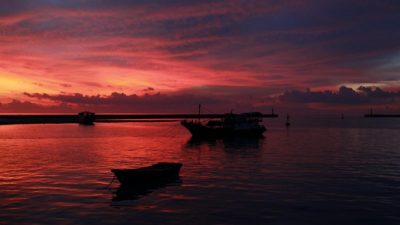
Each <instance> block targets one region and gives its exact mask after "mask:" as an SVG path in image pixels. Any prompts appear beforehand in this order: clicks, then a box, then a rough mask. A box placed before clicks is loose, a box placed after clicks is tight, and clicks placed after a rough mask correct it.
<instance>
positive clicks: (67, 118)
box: [0, 114, 278, 124]
mask: <svg viewBox="0 0 400 225" xmlns="http://www.w3.org/2000/svg"><path fill="white" fill-rule="evenodd" d="M224 116H225V114H201V115H198V114H96V115H95V122H96V123H101V122H108V123H110V122H128V120H131V121H134V122H137V121H138V120H145V119H148V120H152V119H195V118H206V119H212V118H222V117H224ZM262 117H263V118H267V117H268V118H276V117H278V115H277V114H262ZM38 123H47V124H50V123H79V116H76V114H52V115H49V114H46V115H0V124H38Z"/></svg>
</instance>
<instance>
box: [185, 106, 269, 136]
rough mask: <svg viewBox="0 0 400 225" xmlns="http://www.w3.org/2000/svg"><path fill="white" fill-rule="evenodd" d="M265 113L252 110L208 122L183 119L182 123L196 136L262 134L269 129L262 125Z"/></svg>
mask: <svg viewBox="0 0 400 225" xmlns="http://www.w3.org/2000/svg"><path fill="white" fill-rule="evenodd" d="M262 117H263V114H262V113H260V112H250V113H241V114H233V113H228V114H225V115H224V116H223V117H222V118H221V119H218V120H209V121H206V122H202V121H200V119H199V120H197V121H193V120H192V121H188V120H183V121H181V124H182V125H183V126H184V127H185V128H186V129H188V130H189V132H190V133H191V134H192V136H193V137H194V138H204V137H217V138H219V137H221V138H223V137H230V136H252V137H257V136H262V134H263V133H264V132H265V131H266V130H267V129H266V128H265V126H264V125H262V123H261V122H262Z"/></svg>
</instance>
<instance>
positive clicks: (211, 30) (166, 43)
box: [0, 0, 400, 107]
mask: <svg viewBox="0 0 400 225" xmlns="http://www.w3.org/2000/svg"><path fill="white" fill-rule="evenodd" d="M399 10H400V4H399V2H398V1H393V0H384V1H379V2H378V1H376V2H374V1H366V2H360V1H355V0H354V1H353V0H349V1H317V0H294V1H293V0H292V1H274V0H266V1H257V0H233V1H232V0H217V1H184V0H174V1H161V0H160V1H151V2H149V1H142V0H140V1H129V0H116V1H103V0H93V1H84V0H71V1H54V0H37V1H28V0H16V1H12V2H9V1H8V2H6V1H2V2H0V43H1V45H0V74H3V73H4V74H12V75H13V76H14V77H17V78H21V77H22V78H24V79H23V80H26V81H27V82H29V83H35V84H41V85H33V86H34V87H31V88H29V89H27V88H25V87H24V88H23V87H19V86H15V88H16V89H17V90H15V89H13V92H12V93H7V96H6V97H7V98H9V99H10V98H16V99H18V100H19V101H22V99H19V97H20V96H19V94H20V92H24V91H25V92H28V93H47V94H48V95H51V96H50V97H51V98H54V96H55V95H54V93H59V92H68V93H69V92H71V89H72V87H73V90H74V91H75V92H78V93H80V95H81V96H74V95H71V96H64V98H65V99H64V100H67V99H72V98H81V99H82V98H84V99H92V101H106V100H105V99H107V98H106V97H104V96H108V95H109V93H112V92H115V93H116V91H118V93H124V94H125V95H126V96H134V94H135V93H136V94H140V93H143V90H145V89H146V88H147V87H152V88H154V89H156V90H157V91H161V92H162V93H165V94H169V95H174V93H184V94H195V95H197V94H198V93H199V92H201V93H200V95H201V96H206V95H209V98H215V96H218V99H221V96H226V97H225V99H224V101H227V102H229V101H230V98H232V96H235V97H236V96H241V95H245V96H246V97H247V96H249V95H252V96H262V97H265V98H266V96H267V95H279V94H281V93H283V91H285V90H294V89H305V88H306V87H313V88H317V89H319V90H320V89H322V88H326V87H336V86H338V85H342V84H361V83H374V84H385V83H387V82H388V81H390V82H392V84H393V86H395V87H397V86H399V85H398V84H399V81H400V80H399V79H398V73H397V71H398V63H397V62H398V61H399V60H398V58H399V56H398V55H399V52H400V44H399V42H398V40H399V39H400V30H399V29H398V24H399V21H400V14H399V13H398V11H399ZM389 62H390V63H389ZM60 84H61V85H60ZM63 84H65V85H63ZM0 87H1V84H0ZM18 88H19V89H18ZM199 89H201V91H199ZM190 90H192V91H193V93H190ZM353 91H354V92H352V91H351V90H346V89H343V90H339V93H336V92H332V91H331V92H329V91H328V92H326V93H325V92H321V93H314V94H310V93H308V94H307V93H302V92H299V93H296V92H293V93H292V92H287V93H285V94H284V98H283V99H288V100H290V99H296V98H299V99H300V101H306V100H305V99H309V100H307V101H314V102H315V101H317V102H318V101H320V102H331V103H334V104H337V103H345V104H347V103H346V102H348V104H350V102H357V103H358V104H362V103H365V102H368V101H370V100H369V99H370V98H372V95H376V96H377V95H384V93H381V92H379V90H376V89H374V90H371V91H370V92H368V91H367V90H365V91H362V90H361V89H360V90H353ZM50 93H51V94H50ZM151 93H153V92H151ZM360 93H363V95H360ZM369 94H370V95H371V96H370V97H365V96H364V95H369ZM93 96H94V97H93ZM96 96H100V97H96ZM162 96H164V95H162ZM343 96H346V98H345V97H343ZM0 97H3V98H4V96H0ZM24 97H26V96H24ZM59 97H61V96H59ZM109 97H110V96H109ZM42 98H44V97H43V96H42ZM112 98H113V99H114V97H112ZM130 98H131V99H133V97H130ZM138 98H140V97H138ZM374 98H375V97H374ZM47 100H49V99H48V98H47ZM247 100H248V101H249V98H248V99H247ZM60 101H61V100H60ZM250 101H252V102H250V103H249V105H251V104H256V103H258V102H263V100H262V99H261V100H260V98H258V97H252V99H251V100H250ZM121 107H122V106H121Z"/></svg>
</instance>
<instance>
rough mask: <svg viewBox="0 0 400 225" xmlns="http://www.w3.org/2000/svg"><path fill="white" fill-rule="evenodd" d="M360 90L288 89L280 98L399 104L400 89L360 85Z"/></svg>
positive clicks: (350, 103) (334, 102)
mask: <svg viewBox="0 0 400 225" xmlns="http://www.w3.org/2000/svg"><path fill="white" fill-rule="evenodd" d="M357 90H358V91H355V90H353V89H352V88H348V87H345V86H342V87H340V88H339V90H338V91H337V92H333V91H328V90H327V91H310V90H307V91H286V92H284V93H283V94H282V95H281V96H280V97H279V98H280V100H281V101H283V102H296V103H324V104H346V105H352V104H366V103H372V104H380V103H388V102H389V103H390V102H392V103H394V102H397V104H399V99H400V91H398V92H390V91H384V90H382V89H381V88H378V87H377V88H373V87H364V86H360V87H359V88H358V89H357Z"/></svg>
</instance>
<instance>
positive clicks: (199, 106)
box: [199, 104, 201, 122]
mask: <svg viewBox="0 0 400 225" xmlns="http://www.w3.org/2000/svg"><path fill="white" fill-rule="evenodd" d="M200 113H201V104H199V122H200Z"/></svg>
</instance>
